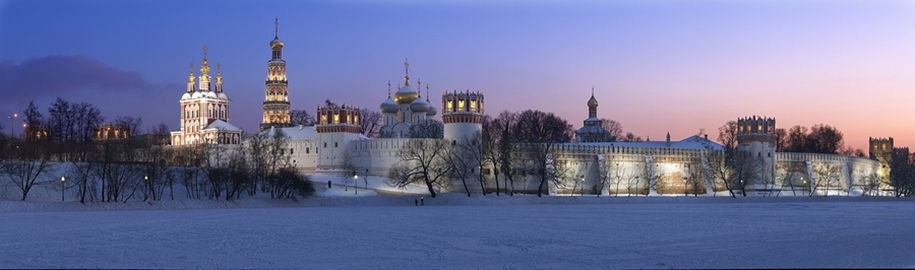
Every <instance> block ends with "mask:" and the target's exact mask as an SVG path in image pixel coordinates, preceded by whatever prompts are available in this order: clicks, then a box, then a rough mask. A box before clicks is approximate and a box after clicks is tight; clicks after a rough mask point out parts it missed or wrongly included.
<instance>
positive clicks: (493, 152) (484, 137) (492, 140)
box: [480, 115, 502, 196]
mask: <svg viewBox="0 0 915 270" xmlns="http://www.w3.org/2000/svg"><path fill="white" fill-rule="evenodd" d="M498 125H499V124H498V123H497V122H496V120H495V119H493V118H492V117H490V116H489V115H484V116H483V124H482V126H483V130H482V132H481V133H480V151H481V153H482V157H483V160H482V161H480V164H481V169H480V181H483V179H485V176H484V175H483V169H482V165H483V164H486V163H489V165H490V167H491V168H492V175H493V182H495V184H496V196H499V192H500V186H499V174H498V173H496V171H498V168H499V159H500V156H499V139H500V138H501V135H502V132H501V131H500V130H499V129H498ZM484 194H486V193H485V192H484Z"/></svg>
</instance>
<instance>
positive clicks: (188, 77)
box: [187, 62, 194, 83]
mask: <svg viewBox="0 0 915 270" xmlns="http://www.w3.org/2000/svg"><path fill="white" fill-rule="evenodd" d="M187 82H189V83H192V82H194V62H191V72H190V74H188V75H187Z"/></svg>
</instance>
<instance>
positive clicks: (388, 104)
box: [381, 95, 400, 113]
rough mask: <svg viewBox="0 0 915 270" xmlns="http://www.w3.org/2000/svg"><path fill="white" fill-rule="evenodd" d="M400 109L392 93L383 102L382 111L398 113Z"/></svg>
mask: <svg viewBox="0 0 915 270" xmlns="http://www.w3.org/2000/svg"><path fill="white" fill-rule="evenodd" d="M398 110H400V108H398V107H397V103H394V100H393V99H391V96H390V95H389V96H388V99H387V100H385V101H384V102H382V103H381V113H397V111H398Z"/></svg>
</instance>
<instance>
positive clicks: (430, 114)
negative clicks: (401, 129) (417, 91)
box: [426, 93, 438, 117]
mask: <svg viewBox="0 0 915 270" xmlns="http://www.w3.org/2000/svg"><path fill="white" fill-rule="evenodd" d="M428 95H429V94H428V93H426V96H428ZM426 103H428V104H429V111H427V112H426V116H428V117H433V116H435V114H437V113H438V108H436V107H435V105H432V102H430V101H429V98H428V97H427V98H426Z"/></svg>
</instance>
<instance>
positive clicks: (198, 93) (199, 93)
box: [191, 91, 203, 98]
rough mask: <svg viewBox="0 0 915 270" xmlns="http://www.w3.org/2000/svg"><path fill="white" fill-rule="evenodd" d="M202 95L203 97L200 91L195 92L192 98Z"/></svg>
mask: <svg viewBox="0 0 915 270" xmlns="http://www.w3.org/2000/svg"><path fill="white" fill-rule="evenodd" d="M201 97H203V93H201V92H200V91H197V92H194V94H193V95H191V98H201Z"/></svg>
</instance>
